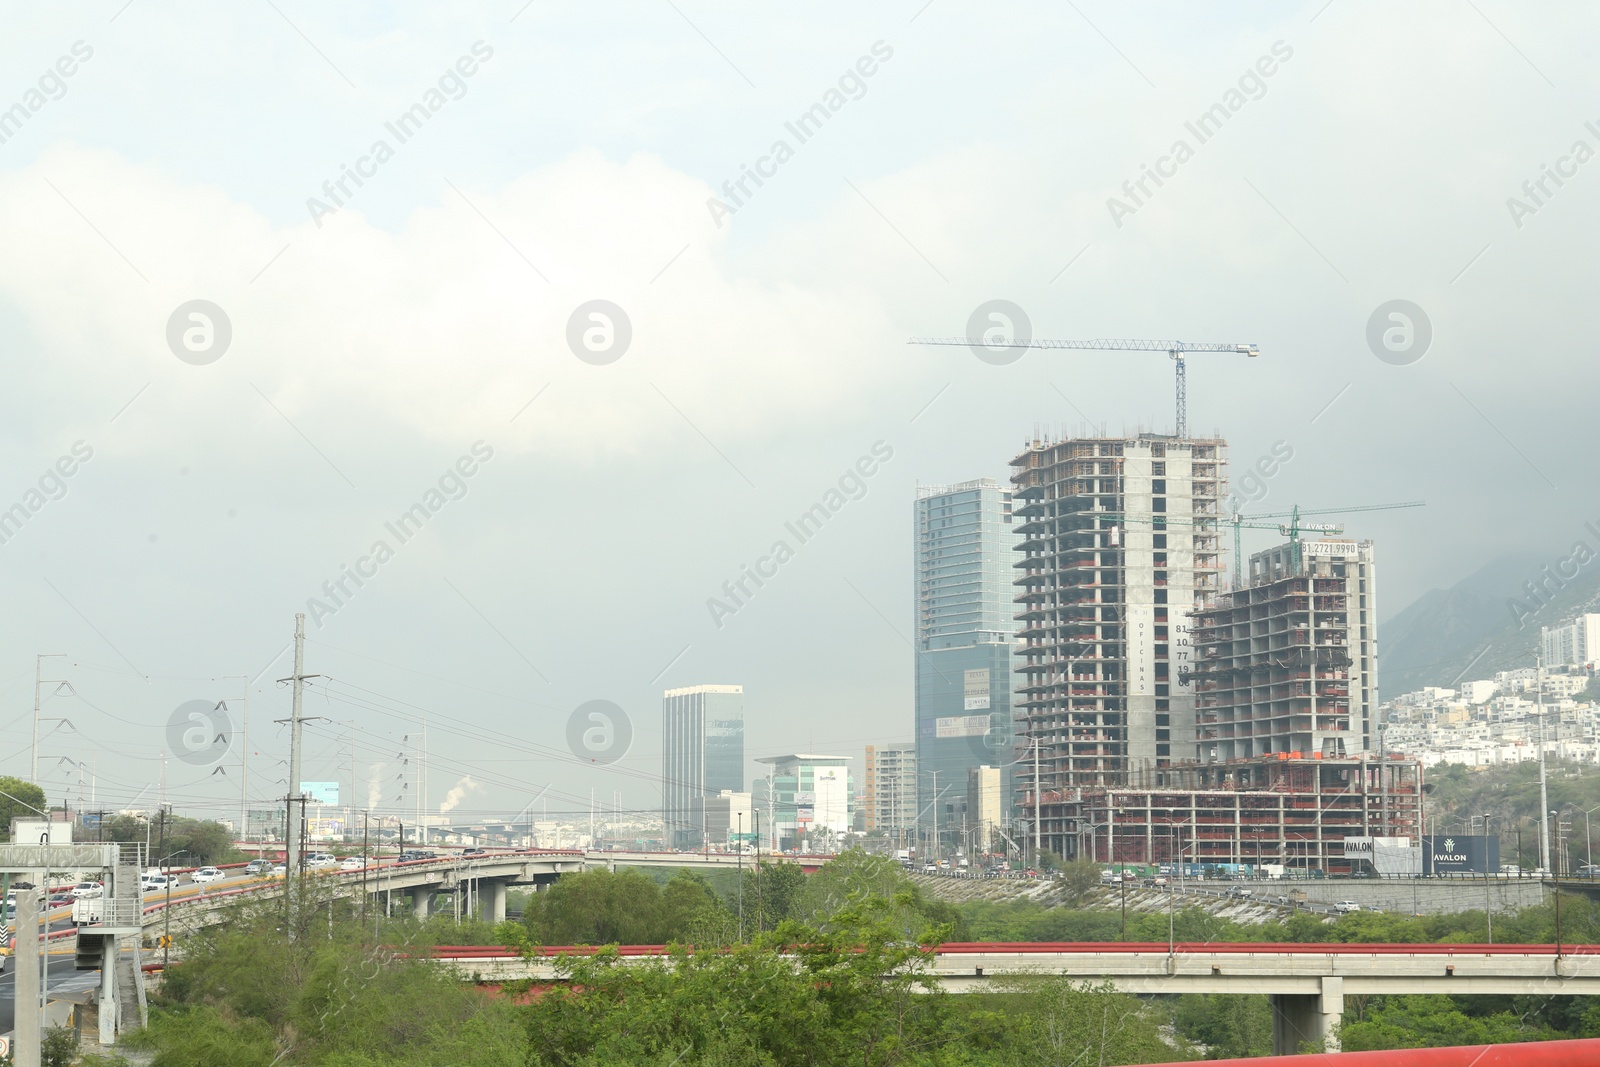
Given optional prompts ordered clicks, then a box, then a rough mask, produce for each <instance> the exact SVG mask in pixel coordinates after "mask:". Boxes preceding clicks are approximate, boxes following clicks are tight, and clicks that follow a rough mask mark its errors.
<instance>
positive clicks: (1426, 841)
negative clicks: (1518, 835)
mask: <svg viewBox="0 0 1600 1067" xmlns="http://www.w3.org/2000/svg"><path fill="white" fill-rule="evenodd" d="M1499 869H1500V839H1499V838H1498V837H1485V836H1484V835H1483V834H1428V835H1426V836H1424V837H1423V839H1422V873H1423V875H1424V877H1426V876H1428V875H1436V874H1487V873H1488V872H1490V871H1498V870H1499Z"/></svg>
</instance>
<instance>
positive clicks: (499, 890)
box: [478, 878, 506, 923]
mask: <svg viewBox="0 0 1600 1067" xmlns="http://www.w3.org/2000/svg"><path fill="white" fill-rule="evenodd" d="M481 885H482V886H483V889H484V890H487V893H485V895H484V897H483V898H480V903H479V905H478V907H479V908H480V909H481V908H483V907H484V905H488V907H487V911H488V914H487V915H485V916H484V918H486V919H488V920H489V921H490V922H492V923H503V922H505V921H506V882H505V879H504V878H485V879H484V880H483V882H482V883H481Z"/></svg>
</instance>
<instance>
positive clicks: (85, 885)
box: [68, 882, 106, 900]
mask: <svg viewBox="0 0 1600 1067" xmlns="http://www.w3.org/2000/svg"><path fill="white" fill-rule="evenodd" d="M105 891H106V887H105V886H104V885H103V884H101V883H100V882H79V883H78V884H77V885H75V886H73V887H72V888H71V889H70V890H68V892H70V893H71V894H72V898H73V899H74V900H77V899H78V898H79V897H97V896H99V895H100V894H101V893H104V892H105Z"/></svg>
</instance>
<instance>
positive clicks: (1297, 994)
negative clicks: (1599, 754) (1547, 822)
mask: <svg viewBox="0 0 1600 1067" xmlns="http://www.w3.org/2000/svg"><path fill="white" fill-rule="evenodd" d="M595 951H596V950H595V949H594V948H591V947H572V948H545V949H542V950H540V952H539V954H538V955H536V956H534V957H532V958H524V957H522V956H519V955H517V954H516V953H515V952H514V951H512V950H511V949H506V948H495V947H481V946H467V947H441V948H440V949H438V950H437V952H436V958H437V959H438V960H440V961H441V962H443V963H444V964H445V965H447V966H452V967H455V968H457V969H458V970H459V971H460V972H461V973H462V975H463V977H466V978H470V979H471V980H473V981H477V982H481V983H498V982H505V981H513V980H516V979H533V980H535V981H542V982H555V981H561V980H562V979H563V974H562V971H561V968H560V966H559V962H560V961H559V957H560V956H561V955H562V954H563V953H566V954H591V953H593V952H595ZM620 951H621V953H622V955H623V957H624V960H625V961H643V960H652V959H661V958H662V957H663V956H664V954H665V951H666V949H665V946H661V945H636V946H624V947H623V948H621V950H620ZM924 973H927V974H929V975H930V976H932V977H933V978H935V979H936V980H937V982H938V984H939V986H940V987H942V988H944V989H947V990H950V991H953V992H974V991H977V992H982V991H992V990H994V989H995V988H996V980H1003V979H1006V978H1011V977H1015V976H1019V975H1029V974H1048V975H1069V976H1071V977H1073V978H1082V979H1084V980H1086V981H1092V982H1098V981H1103V980H1109V981H1110V982H1112V983H1113V984H1114V985H1115V986H1116V988H1117V989H1119V990H1121V991H1123V992H1126V993H1143V994H1150V993H1261V994H1265V995H1267V996H1269V997H1270V998H1271V1001H1272V1016H1273V1050H1274V1052H1275V1053H1277V1054H1279V1055H1284V1054H1288V1053H1293V1052H1297V1051H1299V1049H1300V1045H1301V1043H1302V1042H1315V1041H1321V1042H1328V1043H1331V1042H1332V1041H1333V1040H1334V1038H1335V1036H1336V1035H1335V1031H1334V1028H1335V1027H1336V1026H1337V1025H1338V1023H1339V1021H1340V1019H1341V1018H1342V1016H1343V1014H1344V998H1345V996H1346V995H1352V996H1354V995H1361V994H1372V993H1386V994H1416V993H1453V994H1471V993H1498V994H1521V995H1526V994H1537V995H1543V996H1594V995H1597V994H1600V946H1590V945H1579V946H1572V945H1567V946H1564V947H1563V949H1562V950H1561V952H1559V953H1558V952H1557V950H1556V947H1555V946H1553V945H1344V944H1216V943H1193V944H1191V943H1184V942H1179V943H1177V944H1175V945H1172V946H1170V947H1169V946H1168V945H1166V944H1138V943H1122V942H1109V943H1101V942H1096V943H1049V942H959V943H950V944H945V945H940V946H939V947H938V948H936V949H935V950H934V955H933V959H932V962H931V963H930V964H929V966H928V967H927V969H926V971H925V972H924Z"/></svg>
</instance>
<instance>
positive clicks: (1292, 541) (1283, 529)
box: [1231, 500, 1428, 589]
mask: <svg viewBox="0 0 1600 1067" xmlns="http://www.w3.org/2000/svg"><path fill="white" fill-rule="evenodd" d="M1427 506H1428V502H1427V501H1426V500H1405V501H1401V502H1400V503H1397V504H1356V505H1353V506H1351V507H1348V508H1302V507H1301V506H1300V505H1299V504H1296V505H1294V506H1293V507H1292V508H1290V509H1289V510H1288V511H1263V512H1258V513H1256V514H1254V515H1243V514H1240V513H1239V512H1237V511H1236V512H1234V513H1233V518H1232V520H1231V521H1232V523H1233V582H1234V588H1235V589H1237V588H1238V587H1239V580H1240V577H1241V570H1240V568H1241V566H1242V565H1243V562H1244V560H1243V557H1242V555H1241V553H1240V549H1239V528H1240V527H1241V526H1249V527H1250V528H1252V529H1258V530H1259V529H1263V528H1270V527H1264V526H1263V525H1260V524H1256V523H1247V522H1243V521H1241V520H1243V519H1288V520H1289V521H1288V523H1287V524H1284V525H1280V526H1279V527H1278V532H1279V533H1281V534H1283V535H1285V536H1286V537H1288V538H1289V545H1290V550H1289V551H1290V554H1291V558H1292V560H1293V564H1294V571H1295V573H1296V574H1299V573H1300V564H1301V559H1300V533H1301V531H1302V530H1316V531H1317V532H1319V533H1344V525H1343V524H1342V523H1325V522H1315V523H1312V522H1301V521H1300V516H1302V515H1350V514H1354V513H1355V512H1358V511H1396V510H1398V509H1400V508H1423V507H1427Z"/></svg>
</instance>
